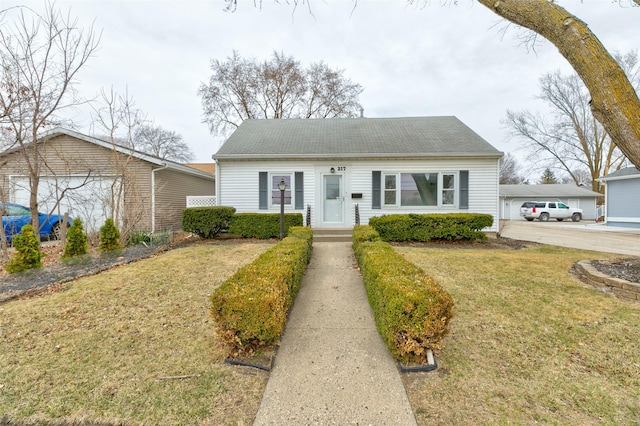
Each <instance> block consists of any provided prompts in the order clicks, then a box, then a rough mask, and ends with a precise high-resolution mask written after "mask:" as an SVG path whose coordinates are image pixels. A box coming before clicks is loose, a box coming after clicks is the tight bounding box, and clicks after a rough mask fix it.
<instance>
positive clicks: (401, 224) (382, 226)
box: [369, 213, 493, 242]
mask: <svg viewBox="0 0 640 426" xmlns="http://www.w3.org/2000/svg"><path fill="white" fill-rule="evenodd" d="M369 225H370V226H371V227H373V228H374V229H375V230H376V231H377V232H378V233H379V234H380V236H381V237H382V239H383V240H385V241H396V242H400V241H420V242H426V241H431V240H447V241H456V240H468V241H486V240H487V235H486V234H485V233H484V232H482V229H484V228H487V227H489V226H491V225H493V216H491V215H488V214H481V213H447V214H392V215H384V216H379V217H372V218H371V219H369Z"/></svg>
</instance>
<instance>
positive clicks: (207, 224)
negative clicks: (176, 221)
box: [182, 206, 236, 238]
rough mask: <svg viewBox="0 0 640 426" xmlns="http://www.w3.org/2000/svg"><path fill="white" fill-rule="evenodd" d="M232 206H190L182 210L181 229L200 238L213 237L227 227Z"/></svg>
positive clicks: (231, 213) (232, 211)
mask: <svg viewBox="0 0 640 426" xmlns="http://www.w3.org/2000/svg"><path fill="white" fill-rule="evenodd" d="M235 212H236V209H235V208H234V207H226V206H214V207H191V208H188V209H184V210H183V211H182V230H183V231H186V232H193V233H194V234H196V235H197V236H199V237H200V238H214V237H215V236H216V235H218V234H219V233H220V231H222V230H223V229H227V228H228V227H229V222H230V221H231V217H232V216H233V214H234V213H235Z"/></svg>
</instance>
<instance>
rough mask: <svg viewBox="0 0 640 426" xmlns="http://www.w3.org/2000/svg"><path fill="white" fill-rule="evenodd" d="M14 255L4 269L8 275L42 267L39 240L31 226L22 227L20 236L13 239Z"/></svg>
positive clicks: (42, 255)
mask: <svg viewBox="0 0 640 426" xmlns="http://www.w3.org/2000/svg"><path fill="white" fill-rule="evenodd" d="M13 244H14V246H15V248H16V254H15V255H14V256H13V257H12V258H11V260H10V261H9V263H8V264H7V266H6V267H5V269H6V270H7V272H9V273H10V274H14V273H16V272H22V271H26V270H28V269H33V268H39V267H41V266H42V258H43V257H44V254H43V253H42V251H40V239H39V238H38V236H37V235H36V233H35V232H34V230H33V227H32V226H31V225H24V226H23V227H22V230H21V231H20V234H18V235H16V236H15V237H13Z"/></svg>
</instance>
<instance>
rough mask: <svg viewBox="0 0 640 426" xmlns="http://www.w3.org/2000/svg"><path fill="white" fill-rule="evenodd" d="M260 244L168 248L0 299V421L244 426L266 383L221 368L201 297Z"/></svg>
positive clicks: (263, 376)
mask: <svg viewBox="0 0 640 426" xmlns="http://www.w3.org/2000/svg"><path fill="white" fill-rule="evenodd" d="M268 247H270V244H268V243H260V244H256V243H213V244H199V245H194V246H191V247H185V248H180V249H175V250H172V251H170V252H167V253H164V254H162V255H159V256H157V257H154V258H150V259H146V260H142V261H140V262H137V263H134V264H131V265H128V266H126V267H119V268H116V269H113V270H111V271H108V272H105V273H102V274H100V275H96V276H93V277H88V278H84V279H80V280H77V281H74V282H71V283H67V284H65V285H64V289H63V291H60V292H55V293H51V294H46V295H42V296H39V297H34V298H31V299H25V300H14V301H11V302H7V303H4V304H0V422H3V421H4V422H7V421H13V422H16V423H19V424H22V423H25V422H27V423H29V424H38V423H49V422H51V421H55V422H64V423H68V424H81V423H82V422H84V421H87V422H89V423H90V424H94V423H106V424H121V423H122V424H127V425H139V424H163V425H183V424H193V425H195V424H199V425H201V424H220V423H225V424H249V423H250V422H251V421H252V419H253V417H254V415H255V413H256V411H257V409H258V405H259V403H260V398H261V396H262V392H263V390H264V385H265V384H266V380H267V377H268V376H267V373H264V372H259V371H257V370H256V371H255V372H253V371H252V372H250V373H246V372H244V370H242V369H238V368H237V367H231V366H227V365H225V364H224V363H223V361H224V358H225V355H226V352H225V350H224V349H223V348H222V347H221V346H220V345H219V344H218V343H217V342H216V338H215V333H214V327H213V324H212V321H211V319H210V318H209V314H208V312H209V303H210V302H209V298H208V296H209V295H210V294H211V292H212V291H213V289H215V288H216V287H217V286H218V285H220V284H221V283H222V282H223V281H224V280H225V279H226V278H228V277H229V276H231V274H233V273H234V272H235V271H236V270H237V269H238V268H239V267H240V266H241V265H243V264H245V263H248V262H250V261H252V260H253V259H254V258H256V257H257V256H258V255H259V254H260V253H262V252H263V251H265V250H266V249H267V248H268ZM74 422H75V423H74ZM3 424H4V423H3ZM56 424H57V423H56Z"/></svg>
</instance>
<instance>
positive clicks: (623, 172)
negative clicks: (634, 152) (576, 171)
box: [598, 167, 640, 181]
mask: <svg viewBox="0 0 640 426" xmlns="http://www.w3.org/2000/svg"><path fill="white" fill-rule="evenodd" d="M637 175H640V171H639V170H638V169H636V168H635V167H625V168H624V169H620V170H616V171H615V172H613V173H609V174H608V175H606V176H604V177H601V178H599V179H598V180H599V181H606V180H609V179H614V180H615V179H624V178H628V177H640V176H637Z"/></svg>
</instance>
